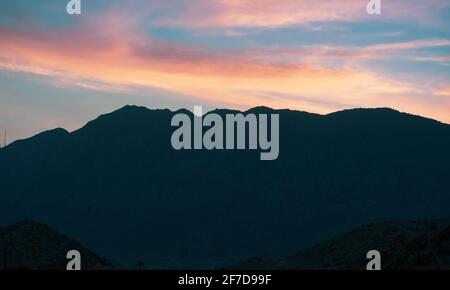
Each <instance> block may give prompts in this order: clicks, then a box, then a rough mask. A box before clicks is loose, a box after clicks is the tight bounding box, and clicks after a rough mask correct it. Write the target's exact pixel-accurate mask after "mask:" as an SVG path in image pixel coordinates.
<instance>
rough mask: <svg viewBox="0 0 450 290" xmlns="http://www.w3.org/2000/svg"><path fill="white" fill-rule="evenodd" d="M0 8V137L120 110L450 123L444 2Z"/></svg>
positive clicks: (103, 1)
mask: <svg viewBox="0 0 450 290" xmlns="http://www.w3.org/2000/svg"><path fill="white" fill-rule="evenodd" d="M67 2H68V0H34V1H29V0H15V1H1V2H0V5H1V6H0V130H1V131H0V132H1V133H0V136H2V135H3V129H4V128H7V130H8V140H9V141H12V140H15V139H18V138H25V137H30V136H31V135H33V134H36V133H38V132H41V131H43V130H48V129H52V128H55V127H63V128H66V129H67V130H69V131H70V130H74V129H77V128H79V127H81V126H83V125H84V124H85V123H86V122H87V121H90V120H91V119H93V118H95V117H97V116H98V115H99V114H103V113H107V112H110V111H112V110H115V109H118V108H120V107H122V106H123V105H126V104H135V105H144V106H147V107H149V108H170V109H177V108H180V107H186V108H189V109H192V107H193V105H203V106H204V107H206V108H216V107H220V108H223V107H227V108H237V109H247V108H250V107H254V106H259V105H265V106H269V107H273V108H290V109H296V110H303V111H308V112H315V113H322V114H325V113H330V112H334V111H337V110H342V109H348V108H357V107H391V108H394V109H397V110H399V111H403V112H408V113H413V114H418V115H422V116H425V117H429V118H433V119H437V120H439V121H442V122H446V123H450V0H421V1H419V0H382V14H381V15H368V14H367V12H366V5H367V2H368V0H339V1H325V0H314V1H313V0H209V1H207V0H173V1H168V0H147V1H144V0H133V1H125V0H121V1H119V0H116V1H114V0H82V15H81V16H71V15H68V14H67V13H66V8H65V6H66V4H67Z"/></svg>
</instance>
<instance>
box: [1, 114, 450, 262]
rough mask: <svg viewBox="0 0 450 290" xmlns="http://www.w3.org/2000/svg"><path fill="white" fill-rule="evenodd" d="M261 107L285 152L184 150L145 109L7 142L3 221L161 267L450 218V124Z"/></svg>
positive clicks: (159, 117)
mask: <svg viewBox="0 0 450 290" xmlns="http://www.w3.org/2000/svg"><path fill="white" fill-rule="evenodd" d="M218 112H219V113H221V114H225V113H226V112H229V111H227V110H219V111H218ZM249 112H266V113H267V112H274V113H278V114H280V155H279V158H278V159H277V160H275V161H260V160H259V152H256V151H246V150H241V151H239V150H222V151H206V150H197V151H194V150H190V151H186V150H185V151H175V150H173V149H172V147H171V144H170V137H171V134H172V131H173V129H172V128H171V126H170V120H171V117H172V115H173V113H172V112H170V111H168V110H148V109H146V108H142V107H133V106H127V107H124V108H122V109H120V110H117V111H115V112H113V113H110V114H106V115H103V116H100V117H99V118H97V119H96V120H94V121H92V122H90V123H88V124H87V125H86V126H85V127H83V128H81V129H80V130H77V131H75V132H72V133H70V134H68V133H64V134H60V136H56V135H57V134H55V138H54V139H52V140H48V141H46V142H42V143H41V142H37V141H36V138H37V137H33V138H30V139H28V140H24V141H22V142H21V143H22V145H21V147H19V146H17V145H19V144H12V145H11V146H8V147H7V148H3V149H1V150H0V168H3V169H4V170H3V173H2V174H1V175H0V189H1V191H2V192H1V193H0V220H1V221H2V224H5V223H12V222H15V221H17V220H20V219H23V218H33V219H37V220H39V221H42V222H44V223H46V224H49V225H51V226H52V227H54V228H56V229H57V230H59V231H61V232H63V233H66V234H68V235H70V236H73V237H77V239H78V240H80V241H81V242H83V244H85V245H87V246H89V247H90V248H92V249H93V250H95V251H96V252H98V253H101V254H102V255H105V256H108V257H111V258H113V259H116V260H119V261H121V262H123V263H135V262H136V261H137V260H144V262H145V263H146V265H149V266H151V264H152V262H153V261H156V260H158V261H161V259H163V260H164V259H166V260H167V261H169V260H170V261H171V258H173V259H174V260H175V261H177V262H178V263H182V262H183V261H187V262H189V261H191V260H192V259H194V260H196V261H197V259H204V264H208V261H210V260H213V261H219V260H220V259H219V257H222V258H223V257H227V258H236V259H241V258H242V257H246V256H258V255H265V254H271V255H276V254H286V253H290V252H293V251H295V250H298V249H299V247H307V246H310V245H312V244H313V243H315V242H317V241H319V240H322V239H325V238H329V237H331V236H332V235H334V234H336V233H339V232H342V231H344V230H349V229H351V228H354V227H356V226H359V225H361V224H365V223H369V222H375V221H384V220H389V219H413V218H434V217H443V216H449V215H450V207H449V206H448V205H449V204H450V150H448V148H450V126H449V125H446V124H442V123H439V122H436V121H433V120H429V119H425V118H421V117H416V116H412V115H408V114H403V113H399V112H397V111H394V110H390V109H357V110H349V111H342V112H338V113H334V114H330V115H325V116H321V115H316V114H308V113H305V112H297V111H290V110H279V111H274V110H272V109H269V108H261V107H259V108H254V109H252V110H250V111H249ZM37 143H39V144H41V145H35V144H37ZM25 145H26V146H25ZM36 148H39V149H38V150H36ZM158 263H160V262H158ZM168 263H169V262H168ZM158 265H159V264H158Z"/></svg>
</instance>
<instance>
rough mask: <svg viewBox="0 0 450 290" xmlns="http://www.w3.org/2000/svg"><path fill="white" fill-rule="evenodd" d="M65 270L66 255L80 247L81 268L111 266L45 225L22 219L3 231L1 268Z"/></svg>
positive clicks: (0, 239)
mask: <svg viewBox="0 0 450 290" xmlns="http://www.w3.org/2000/svg"><path fill="white" fill-rule="evenodd" d="M5 248H6V249H7V251H6V254H7V265H6V267H7V269H9V270H11V269H30V270H65V269H66V265H67V262H68V261H69V260H67V259H66V254H67V252H68V251H70V250H77V251H79V252H80V254H81V267H82V269H90V270H92V269H104V268H111V267H112V265H111V264H110V263H109V262H108V261H107V260H105V259H103V258H101V257H99V256H98V255H96V254H94V253H93V252H91V251H90V250H88V249H86V248H85V247H83V246H82V245H80V244H79V243H78V242H76V241H74V240H71V239H69V238H67V237H65V236H63V235H61V234H59V233H57V232H55V231H54V230H53V229H51V228H49V227H48V226H46V225H43V224H40V223H37V222H34V221H30V220H27V221H23V222H19V223H16V224H14V225H12V226H9V227H6V228H4V229H3V230H1V231H0V249H1V252H0V261H1V269H3V267H4V266H5V265H4V264H5Z"/></svg>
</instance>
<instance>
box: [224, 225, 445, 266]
mask: <svg viewBox="0 0 450 290" xmlns="http://www.w3.org/2000/svg"><path fill="white" fill-rule="evenodd" d="M374 249H375V250H377V251H379V252H380V256H381V265H382V267H381V268H382V269H383V270H400V269H402V270H419V269H422V270H424V269H425V270H443V269H450V219H440V220H430V221H428V220H427V221H391V222H383V223H376V224H369V225H365V226H362V227H360V228H358V229H356V230H353V231H351V232H348V233H346V234H343V235H340V236H338V237H336V238H333V239H330V240H328V241H325V242H322V243H319V244H318V245H316V246H314V247H313V248H311V249H308V250H305V251H301V252H299V253H296V254H293V255H288V256H282V257H260V258H252V259H248V260H245V261H242V262H240V263H239V264H237V265H235V266H233V267H230V269H231V268H232V269H253V270H256V269H258V270H261V269H271V270H273V269H308V270H310V269H316V270H365V269H366V265H367V263H368V262H369V260H368V259H366V253H367V252H369V251H370V250H374Z"/></svg>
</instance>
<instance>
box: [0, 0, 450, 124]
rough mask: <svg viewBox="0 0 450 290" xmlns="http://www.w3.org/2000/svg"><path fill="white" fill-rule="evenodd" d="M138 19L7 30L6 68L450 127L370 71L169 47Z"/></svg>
mask: <svg viewBox="0 0 450 290" xmlns="http://www.w3.org/2000/svg"><path fill="white" fill-rule="evenodd" d="M235 2H236V3H237V2H238V1H235ZM236 3H235V4H236ZM236 5H237V4H236ZM135 21H136V20H135V19H132V20H130V19H129V18H127V17H124V15H122V14H121V13H120V12H118V11H110V12H108V13H107V14H105V15H103V17H102V18H99V19H92V20H91V21H90V22H86V23H85V24H83V25H82V26H78V27H76V28H75V29H71V30H68V31H56V32H53V33H52V34H45V33H42V32H40V31H18V30H13V29H6V28H1V29H0V38H1V39H2V41H1V42H0V68H3V69H8V70H15V71H26V72H31V73H35V74H45V75H49V76H53V77H55V78H59V79H61V80H63V81H62V82H61V83H70V84H72V85H74V86H81V87H85V88H92V89H98V90H106V91H107V90H119V91H126V90H127V89H128V88H131V87H134V86H140V87H146V86H147V87H156V88H162V89H166V90H171V91H173V92H177V93H182V94H188V95H192V96H197V97H198V98H201V99H202V100H203V101H204V102H205V103H207V104H214V105H215V106H228V107H235V108H248V107H252V106H256V105H267V106H271V107H275V108H286V107H287V108H293V109H301V110H307V111H313V112H319V113H327V112H330V111H334V110H337V109H344V108H348V107H349V106H351V107H368V106H391V107H395V108H400V109H404V110H406V111H409V112H419V111H422V110H425V111H427V112H428V113H427V114H424V115H428V116H431V117H435V118H438V119H441V120H446V121H450V120H449V117H448V111H446V109H447V108H448V102H447V103H445V105H444V106H441V107H438V108H436V107H435V106H433V103H432V102H427V101H423V100H422V99H417V100H419V101H417V100H408V101H405V98H404V96H407V95H417V94H423V93H426V89H424V88H423V87H420V86H418V85H415V84H409V83H406V82H403V81H401V80H395V79H392V78H391V77H388V76H384V75H382V74H380V73H376V72H374V71H370V70H361V69H355V68H348V67H341V68H329V67H328V68H327V67H325V66H321V65H320V63H319V62H311V61H308V59H309V58H308V51H303V52H302V53H303V54H304V55H305V57H304V59H303V60H302V61H297V62H296V61H289V62H285V61H280V60H277V58H278V57H279V56H280V55H281V54H282V52H280V51H278V50H270V49H268V50H264V49H263V50H258V51H245V50H218V49H214V50H213V49H208V48H206V47H193V46H189V45H181V44H176V43H172V42H167V41H162V40H159V39H155V38H152V37H149V36H147V35H145V34H143V33H141V32H140V31H139V30H137V29H136V28H135ZM430 43H432V44H434V45H448V43H447V42H445V41H440V40H433V41H431V42H414V43H407V44H395V45H379V46H377V47H372V48H368V49H362V50H361V51H356V52H355V50H349V52H348V51H346V50H345V48H342V49H341V52H340V53H343V54H345V53H373V52H374V51H380V50H395V49H408V48H414V47H418V46H423V45H430ZM329 50H330V51H334V52H336V50H335V49H334V48H330V49H329ZM330 51H328V52H330ZM310 54H313V52H311V51H310ZM86 80H90V81H88V82H86ZM267 92H270V94H269V95H268V93H267ZM296 96H298V97H296ZM447 101H448V100H447ZM424 108H425V109H424Z"/></svg>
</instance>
